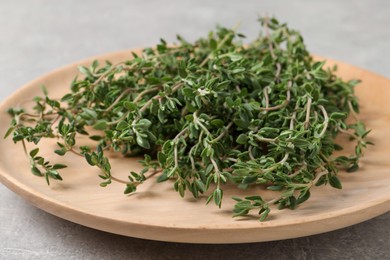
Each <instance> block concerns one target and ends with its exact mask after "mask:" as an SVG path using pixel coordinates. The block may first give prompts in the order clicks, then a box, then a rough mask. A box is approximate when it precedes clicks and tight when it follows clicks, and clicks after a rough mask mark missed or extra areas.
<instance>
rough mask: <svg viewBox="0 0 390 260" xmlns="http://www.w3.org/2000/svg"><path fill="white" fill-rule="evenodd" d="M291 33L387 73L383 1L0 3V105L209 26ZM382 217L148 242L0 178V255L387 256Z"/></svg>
mask: <svg viewBox="0 0 390 260" xmlns="http://www.w3.org/2000/svg"><path fill="white" fill-rule="evenodd" d="M265 13H268V14H270V15H272V14H274V15H276V16H277V17H278V18H279V19H280V20H282V21H287V22H288V23H289V24H290V26H292V27H294V28H296V29H299V30H300V31H301V32H302V33H303V35H304V37H305V40H306V44H307V45H308V47H309V49H310V50H311V51H312V52H313V53H316V54H320V55H323V56H327V57H330V58H334V59H338V60H342V61H345V62H347V63H351V64H354V65H356V66H359V67H363V68H366V69H369V70H371V71H374V72H377V73H379V74H382V75H384V76H386V77H390V55H389V54H390V51H389V44H390V32H389V29H388V25H389V24H390V1H387V0H377V1H336V0H333V1H303V0H300V1H287V0H286V1H205V0H204V1H189V0H187V1H179V0H177V1H125V0H123V1H91V0H89V1H76V0H72V1H49V0H47V1H44V0H39V1H37V0H36V1H27V0H25V1H15V0H1V1H0V39H1V40H0V101H1V100H3V99H4V98H5V97H6V96H8V95H9V94H11V93H12V92H13V91H15V90H16V89H17V88H19V87H20V86H21V85H22V84H24V83H26V82H28V81H30V80H31V79H34V78H35V77H37V76H39V75H41V74H43V73H47V72H49V71H50V70H53V69H55V68H57V67H59V66H62V65H66V64H68V63H71V62H74V61H76V60H79V59H83V58H87V57H89V56H92V55H97V54H102V53H105V52H110V51H115V50H121V49H129V48H136V47H142V46H150V45H153V44H155V43H157V42H158V40H159V38H160V37H163V38H164V39H166V40H167V41H169V42H172V41H174V40H175V35H176V34H177V33H179V34H181V35H183V36H184V37H185V38H187V39H188V40H194V39H196V38H197V37H199V36H203V35H205V34H206V33H207V32H208V31H209V30H210V29H212V28H213V27H214V26H215V25H216V24H217V23H219V24H221V25H224V26H227V27H233V26H234V25H236V24H237V22H241V27H240V31H241V32H243V33H244V34H246V35H247V36H248V37H249V38H253V37H255V36H256V35H257V33H258V28H259V27H258V24H257V22H256V18H257V16H258V14H265ZM389 245H390V213H387V214H384V215H382V216H379V217H377V218H375V219H372V220H370V221H366V222H364V223H361V224H358V225H355V226H351V227H348V228H344V229H342V230H337V231H333V232H329V233H325V234H321V235H315V236H311V237H305V238H298V239H291V240H284V241H275V242H267V243H253V244H242V245H192V244H177V243H164V242H156V241H147V240H141V239H135V238H128V237H122V236H118V235H113V234H108V233H104V232H100V231H97V230H93V229H89V228H86V227H82V226H79V225H77V224H73V223H70V222H68V221H65V220H62V219H59V218H57V217H54V216H52V215H49V214H47V213H45V212H43V211H41V210H39V209H36V208H34V207H33V206H31V205H29V204H28V203H26V202H25V201H24V200H22V199H20V198H19V197H18V196H17V195H15V194H14V193H12V192H11V191H9V190H8V189H7V188H6V187H4V186H3V185H2V184H0V259H96V258H97V259H181V258H184V257H187V258H194V259H197V258H204V259H218V258H225V259H231V258H242V259H244V258H245V259H260V258H261V259H390V247H389Z"/></svg>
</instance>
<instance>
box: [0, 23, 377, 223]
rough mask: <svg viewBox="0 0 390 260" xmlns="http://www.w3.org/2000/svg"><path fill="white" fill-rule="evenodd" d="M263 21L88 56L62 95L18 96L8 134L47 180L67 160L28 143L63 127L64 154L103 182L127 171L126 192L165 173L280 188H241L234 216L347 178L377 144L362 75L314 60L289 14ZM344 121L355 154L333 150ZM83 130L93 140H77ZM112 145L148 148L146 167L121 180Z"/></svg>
mask: <svg viewBox="0 0 390 260" xmlns="http://www.w3.org/2000/svg"><path fill="white" fill-rule="evenodd" d="M260 22H261V24H262V28H263V34H261V35H260V36H259V37H258V38H257V39H255V40H254V41H253V42H252V43H250V44H249V45H243V44H242V40H241V38H243V37H244V36H243V35H241V34H239V33H237V32H236V30H230V29H227V28H217V29H216V30H215V31H213V32H210V33H209V34H208V36H207V37H206V38H201V39H199V40H197V41H196V42H195V43H189V42H187V41H186V40H184V39H183V38H182V37H180V36H178V38H177V39H178V42H179V43H178V44H177V45H173V46H170V45H168V44H167V43H166V42H165V41H164V40H161V42H160V43H159V44H158V45H157V46H156V47H154V48H146V49H144V50H143V51H142V53H141V54H136V53H133V54H132V55H133V58H132V59H129V60H126V61H122V62H120V63H117V64H112V63H110V62H109V61H107V62H106V63H105V64H104V65H103V66H101V65H100V64H99V63H98V62H97V61H95V62H93V63H92V64H91V66H90V67H79V70H80V72H81V73H82V74H83V76H82V77H81V78H80V77H79V78H76V79H75V80H74V81H73V82H72V84H71V87H70V92H69V93H67V94H66V95H64V96H63V97H62V99H61V100H54V99H51V98H50V97H49V95H48V93H47V91H46V90H44V97H36V98H34V102H35V106H34V108H33V111H32V112H26V111H25V109H23V108H11V109H10V110H9V113H10V115H11V116H12V117H13V119H12V122H11V127H10V128H9V130H8V131H7V133H6V136H9V135H11V134H12V138H13V140H14V142H15V143H17V142H22V143H23V147H24V148H25V152H26V155H27V156H28V158H29V161H30V164H31V170H32V172H33V173H34V174H35V175H38V176H45V177H46V180H47V182H48V183H49V179H50V178H51V179H55V180H62V177H61V175H60V173H59V172H58V170H59V169H61V168H64V167H66V166H65V165H62V164H54V165H51V164H50V163H49V162H47V161H46V160H45V159H44V158H42V157H41V156H39V155H38V152H39V149H38V148H35V149H33V150H32V151H30V152H29V151H27V149H26V145H25V143H26V142H33V143H35V144H38V143H39V142H40V140H41V139H42V138H56V139H57V141H58V142H57V144H58V149H56V150H55V153H56V154H58V155H60V156H63V155H65V154H66V153H68V152H72V153H75V154H77V155H79V156H82V157H84V158H85V159H86V161H87V162H88V163H89V164H90V165H92V166H95V167H98V168H100V170H101V174H100V175H99V176H100V177H101V178H102V179H103V182H102V183H101V186H106V185H108V184H110V183H111V182H113V181H116V182H120V183H123V184H124V185H125V191H124V193H125V194H128V193H132V192H134V191H136V188H137V186H138V185H140V184H142V183H143V182H144V181H146V180H147V179H149V178H150V177H151V176H153V175H155V174H158V178H157V181H158V182H164V181H168V180H171V181H172V182H173V186H174V189H175V190H176V191H178V192H179V194H180V196H182V197H183V196H184V195H185V193H186V191H189V192H190V193H192V195H193V196H194V197H195V198H197V197H199V196H200V194H206V195H207V196H208V199H207V203H209V202H210V201H212V200H213V201H214V203H215V204H216V205H217V206H219V207H221V203H222V200H223V188H224V185H225V183H228V182H229V183H233V184H235V185H237V187H239V188H241V189H246V188H247V187H248V186H253V185H262V186H264V187H265V188H266V189H267V190H271V191H275V194H276V195H275V198H274V199H272V200H269V201H267V200H264V199H263V197H262V196H261V194H255V195H254V196H249V197H245V198H234V199H235V200H236V201H237V203H236V205H235V207H234V210H233V211H234V216H243V215H246V214H249V212H250V211H251V210H256V211H258V214H259V215H260V220H264V219H265V218H266V217H267V215H268V214H269V212H270V206H271V205H272V204H277V205H278V206H279V208H290V209H294V208H296V206H297V205H299V204H301V203H303V202H304V201H306V200H307V199H308V198H309V197H310V189H311V188H312V187H313V186H314V185H316V186H319V185H323V184H327V183H329V184H330V185H331V186H333V187H335V188H341V183H340V180H339V179H338V177H337V173H338V171H339V169H347V171H350V172H352V171H356V170H357V169H358V162H359V159H360V158H361V156H362V155H363V150H364V148H366V146H367V145H368V144H371V143H370V142H369V141H366V136H367V134H368V133H369V131H367V130H366V128H365V125H364V123H363V122H362V121H360V120H359V118H358V115H357V114H358V112H359V105H358V101H357V98H356V96H355V95H354V91H353V88H354V86H355V85H356V84H357V83H358V81H356V80H352V81H348V82H345V81H343V80H342V79H340V78H338V77H337V76H336V75H335V74H334V71H333V70H332V69H328V68H325V62H324V61H314V60H313V59H312V57H311V56H310V54H309V52H308V51H307V49H306V47H305V45H304V42H303V38H302V36H301V35H300V34H299V32H297V31H295V30H292V29H290V28H288V27H287V25H286V24H281V23H279V22H278V21H277V20H276V19H274V18H272V19H270V18H267V17H266V18H261V19H260ZM349 115H352V120H353V122H349V121H348V122H347V121H346V119H347V117H348V116H349ZM96 130H97V131H98V132H97V133H96ZM339 133H341V134H346V135H348V136H349V137H350V138H351V139H352V140H354V141H355V142H356V146H355V152H354V154H352V155H349V156H344V155H343V156H335V155H334V151H335V150H339V149H341V147H340V146H339V145H338V144H336V143H335V137H336V136H337V135H338V134H339ZM80 135H87V136H89V138H90V139H91V140H92V141H94V144H93V145H91V146H80V147H79V146H77V140H78V137H79V136H80ZM108 152H117V153H121V154H123V155H124V156H144V159H143V160H141V163H142V164H143V166H144V169H143V170H142V171H141V172H138V173H136V172H131V173H129V176H128V180H120V179H118V178H116V177H115V176H113V174H112V172H111V165H110V160H109V156H108V154H109V153H108ZM150 172H151V173H150ZM147 175H148V176H147ZM210 189H211V191H210Z"/></svg>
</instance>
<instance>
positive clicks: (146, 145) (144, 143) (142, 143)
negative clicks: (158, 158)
mask: <svg viewBox="0 0 390 260" xmlns="http://www.w3.org/2000/svg"><path fill="white" fill-rule="evenodd" d="M136 141H137V144H138V145H139V146H141V147H142V148H145V149H150V143H149V141H148V139H146V138H142V137H141V136H140V135H137V138H136Z"/></svg>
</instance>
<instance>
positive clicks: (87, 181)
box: [0, 51, 390, 243]
mask: <svg viewBox="0 0 390 260" xmlns="http://www.w3.org/2000/svg"><path fill="white" fill-rule="evenodd" d="M129 57H130V55H129V52H128V51H123V52H116V53H112V54H107V55H104V56H101V57H100V59H102V60H105V59H109V60H111V61H113V62H115V61H118V60H123V59H126V58H129ZM92 60H93V59H89V60H86V61H83V62H81V63H77V64H73V65H70V66H67V67H64V68H62V69H59V70H57V71H54V72H52V73H50V74H48V75H45V76H43V77H41V78H39V79H37V80H34V81H32V82H31V83H29V84H27V85H26V86H25V87H24V88H22V89H21V90H19V91H18V92H17V93H15V94H14V95H12V96H11V97H10V98H8V99H7V100H6V101H5V102H3V103H2V104H1V106H0V120H1V122H2V124H1V126H0V135H1V136H3V135H4V133H5V131H6V129H7V122H8V121H9V118H8V116H7V115H6V112H5V111H6V109H7V108H8V107H11V106H15V105H17V104H19V103H21V102H22V103H23V102H24V101H26V100H29V99H31V98H32V97H33V96H36V95H39V94H40V89H39V86H40V85H41V84H44V85H46V86H47V88H48V90H49V92H50V94H51V95H52V96H58V97H60V96H61V95H62V94H63V93H65V92H66V91H67V89H68V86H69V83H70V81H71V80H72V79H73V77H74V75H75V73H77V70H76V65H79V64H89V63H90V62H91V61H92ZM329 64H333V62H332V61H329ZM338 66H339V74H340V75H341V76H342V77H343V78H344V79H351V78H359V79H362V80H363V83H362V84H361V85H359V87H358V88H357V95H358V96H359V97H360V102H361V118H362V119H363V120H364V121H365V122H366V124H367V126H368V128H372V129H373V131H372V134H371V137H370V138H371V140H372V141H373V142H374V143H375V146H373V147H370V148H369V150H368V151H367V153H366V156H365V157H364V159H363V160H362V167H361V170H359V171H358V172H357V173H353V174H347V173H341V175H340V178H341V180H342V182H343V189H342V190H336V189H333V188H331V187H316V188H315V189H314V190H313V192H312V197H311V199H310V200H309V201H307V202H305V203H304V204H303V205H302V206H300V207H299V208H298V209H296V210H294V211H291V210H283V211H278V210H273V211H272V213H271V216H270V218H269V220H268V221H266V222H262V223H260V222H258V221H257V220H256V219H257V218H256V217H248V218H241V219H232V218H231V209H232V207H233V204H234V202H233V201H232V200H231V199H230V197H231V196H233V195H239V196H243V195H245V194H249V195H253V194H255V193H256V192H261V193H262V194H263V195H264V196H265V197H267V196H272V192H270V191H267V192H265V191H263V190H259V189H256V190H254V189H252V190H248V191H245V192H244V191H237V190H236V189H232V188H230V187H225V194H224V195H225V199H224V202H223V207H222V209H218V208H217V207H215V206H214V205H208V206H206V205H205V198H201V199H199V200H198V201H195V200H194V199H192V198H190V197H187V198H185V199H181V198H180V197H179V195H178V194H177V193H176V192H175V191H174V190H173V188H172V183H169V182H167V183H162V184H156V183H155V182H154V181H153V180H151V181H149V182H147V183H145V184H143V185H142V186H140V187H139V191H138V192H137V193H136V194H134V195H131V196H124V195H123V188H124V187H123V186H122V185H120V184H117V183H113V184H112V185H110V186H109V187H107V188H101V187H100V186H99V182H100V179H99V178H98V177H97V170H96V169H94V168H91V167H88V165H87V163H86V162H85V161H84V160H83V159H82V158H79V157H77V156H74V155H68V156H65V157H58V156H56V155H55V154H54V153H53V152H52V150H53V148H54V145H55V140H52V141H46V142H44V143H43V144H44V148H43V149H42V153H43V154H44V155H45V156H47V157H49V158H50V160H51V161H53V162H57V163H65V164H69V165H70V167H69V168H67V169H65V170H63V171H62V172H63V174H62V175H63V177H64V181H63V182H52V185H51V186H50V187H48V186H47V185H46V183H45V181H44V179H42V178H38V177H35V176H33V175H32V174H31V173H30V170H29V166H28V162H27V159H26V157H25V156H24V154H23V150H22V147H21V146H20V145H18V146H15V145H14V144H13V143H12V141H11V140H9V139H7V140H1V141H0V147H1V150H0V158H1V161H0V180H1V182H3V183H4V184H5V185H6V186H7V187H9V188H10V189H12V190H13V191H15V192H16V193H18V194H19V195H21V196H22V197H24V198H25V199H26V200H28V201H30V202H31V203H32V204H34V205H35V206H37V207H39V208H41V209H43V210H45V211H47V212H50V213H52V214H54V215H57V216H59V217H62V218H64V219H67V220H70V221H73V222H76V223H79V224H82V225H85V226H88V227H92V228H96V229H99V230H104V231H108V232H112V233H117V234H122V235H127V236H133V237H139V238H147V239H155V240H162V241H177V242H193V243H243V242H255V241H270V240H278V239H286V238H293V237H300V236H306V235H311V234H317V233H322V232H326V231H330V230H335V229H338V228H342V227H346V226H349V225H352V224H355V223H359V222H361V221H364V220H367V219H370V218H372V217H375V216H378V215H380V214H382V213H385V212H387V211H388V210H389V209H390V191H389V188H388V187H389V186H390V160H389V159H388V158H389V156H390V139H389V138H388V137H387V135H388V132H389V131H388V127H389V126H390V102H389V101H390V80H388V79H386V78H383V77H381V76H378V75H376V74H373V73H370V72H367V71H364V70H361V69H359V68H356V67H353V66H350V65H346V64H343V63H338ZM343 142H346V140H343ZM112 165H113V172H114V174H115V175H116V176H118V177H121V176H122V177H123V178H124V177H125V176H126V174H127V173H128V172H129V171H130V170H132V169H134V170H136V169H139V168H138V167H139V166H138V164H137V163H136V160H133V161H131V160H129V159H120V158H116V159H114V160H113V161H112Z"/></svg>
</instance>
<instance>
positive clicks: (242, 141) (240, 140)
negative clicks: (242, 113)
mask: <svg viewBox="0 0 390 260" xmlns="http://www.w3.org/2000/svg"><path fill="white" fill-rule="evenodd" d="M236 142H237V143H238V144H246V143H247V142H248V136H247V135H246V134H240V135H239V136H238V137H237V139H236Z"/></svg>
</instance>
